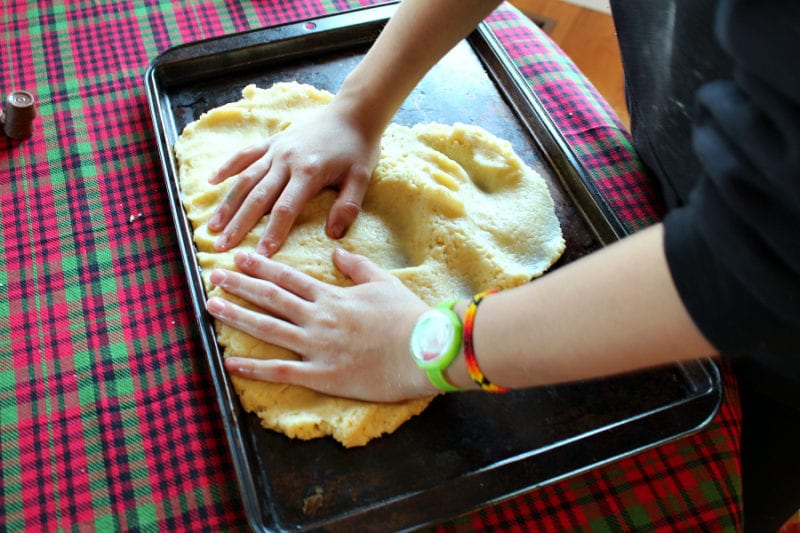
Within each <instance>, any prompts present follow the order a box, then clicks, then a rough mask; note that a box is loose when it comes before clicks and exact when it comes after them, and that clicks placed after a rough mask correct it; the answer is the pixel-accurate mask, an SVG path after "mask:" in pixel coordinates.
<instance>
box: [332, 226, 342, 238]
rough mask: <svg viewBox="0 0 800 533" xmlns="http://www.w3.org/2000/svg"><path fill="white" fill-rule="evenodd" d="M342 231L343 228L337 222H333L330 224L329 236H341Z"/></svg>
mask: <svg viewBox="0 0 800 533" xmlns="http://www.w3.org/2000/svg"><path fill="white" fill-rule="evenodd" d="M343 233H344V228H343V227H342V226H340V225H339V224H334V225H333V226H331V237H333V238H334V239H339V238H341V236H342V234H343Z"/></svg>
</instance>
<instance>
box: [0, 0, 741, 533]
mask: <svg viewBox="0 0 800 533" xmlns="http://www.w3.org/2000/svg"><path fill="white" fill-rule="evenodd" d="M371 3H377V2H361V3H359V2H356V1H344V0H320V1H310V0H309V1H305V2H300V1H290V0H275V1H271V2H248V1H246V0H241V1H234V0H229V1H227V2H226V1H223V0H217V1H213V0H208V1H205V0H193V1H191V2H174V1H167V0H148V1H146V2H135V1H132V0H118V1H106V0H92V1H88V0H84V1H80V0H79V1H75V2H53V3H51V2H33V1H30V2H27V3H26V2H23V1H20V0H17V1H11V2H9V1H8V0H6V1H5V2H3V3H2V4H0V6H2V7H0V23H2V40H0V64H2V69H0V91H2V92H3V93H4V94H7V93H8V92H10V91H12V90H16V89H25V90H28V91H30V92H32V93H33V94H34V95H35V96H36V98H37V101H38V104H39V112H40V116H39V118H37V120H36V124H35V127H36V132H35V134H34V137H33V138H31V139H28V140H26V141H22V142H17V141H11V140H10V139H7V138H6V137H4V136H0V248H2V253H1V254H0V421H1V422H0V531H23V530H25V531H36V530H51V531H52V530H73V529H81V530H100V531H111V530H141V531H156V530H167V531H180V530H210V531H220V530H236V529H246V527H247V524H246V521H245V515H244V512H243V510H242V506H241V503H240V500H239V496H238V492H237V485H236V480H235V479H233V477H232V468H231V466H230V457H229V454H228V450H227V443H226V441H225V436H224V432H223V428H222V427H221V423H220V421H219V413H218V409H217V404H216V399H215V397H214V392H213V387H212V385H211V382H210V377H209V373H208V369H207V367H206V365H205V363H204V361H203V358H202V357H201V356H200V354H201V353H202V352H201V350H202V349H201V346H200V344H199V339H198V336H197V333H196V325H195V319H194V315H193V312H192V309H191V304H190V298H189V293H188V288H187V284H186V281H185V278H184V274H183V270H182V267H181V260H180V257H179V252H178V249H177V246H176V238H175V236H174V235H175V232H174V227H173V223H172V219H171V217H170V214H169V209H168V202H167V198H166V196H165V189H164V184H163V177H162V174H161V169H160V166H159V163H158V157H157V154H156V148H155V142H154V138H153V132H152V125H151V121H150V116H149V112H148V107H147V101H146V97H145V91H144V85H143V75H144V72H145V69H146V67H147V65H148V63H149V62H150V60H151V59H153V58H154V57H156V56H157V55H158V54H159V53H160V52H162V51H164V50H166V49H167V48H169V47H171V46H174V45H177V44H180V43H185V42H189V41H193V40H197V39H200V38H206V37H213V36H218V35H221V34H227V33H232V32H236V31H241V30H246V29H250V28H255V27H262V26H265V25H274V24H279V23H283V22H289V21H294V20H298V19H302V18H307V17H313V16H317V15H323V14H327V13H334V12H338V11H342V10H346V9H351V8H354V7H357V6H359V5H361V4H371ZM490 20H491V26H492V28H493V29H494V31H495V32H496V33H497V34H498V35H499V37H500V39H501V40H502V42H503V43H504V45H505V46H506V47H507V49H508V50H509V52H510V53H511V55H512V57H513V58H514V59H515V60H516V62H517V64H518V66H519V68H520V69H521V71H522V72H523V73H524V75H525V76H526V77H527V78H528V80H529V81H530V83H531V85H532V86H533V87H534V89H535V91H536V92H537V93H538V94H539V96H540V98H541V99H542V101H543V102H544V104H545V106H546V107H547V108H548V109H549V110H550V112H551V113H552V114H553V116H554V117H555V119H556V120H557V122H558V123H559V125H560V127H561V129H562V130H563V132H564V134H565V135H566V137H567V139H568V140H569V141H570V142H571V143H572V144H573V146H574V147H575V148H576V150H577V151H578V153H579V155H580V157H581V158H582V160H583V162H584V163H585V164H586V166H587V167H588V168H589V169H590V171H591V172H592V174H593V176H594V177H595V179H596V181H597V184H598V186H599V188H600V190H601V191H602V192H603V194H604V195H605V196H606V198H607V200H608V202H609V203H610V205H611V206H612V207H613V208H614V209H615V210H616V212H617V213H618V215H619V217H620V218H621V219H622V221H623V222H624V223H625V224H626V225H627V226H628V227H629V228H630V229H637V228H640V227H643V226H646V225H647V224H650V223H652V222H653V221H655V220H657V219H658V218H659V215H660V208H659V207H658V202H657V200H656V197H655V195H654V194H653V191H652V190H651V189H650V188H649V186H648V182H647V180H646V179H645V178H644V177H643V175H642V173H641V171H640V170H639V166H638V164H637V162H636V160H635V158H634V157H633V156H632V154H631V149H630V143H629V139H628V137H627V134H626V132H625V131H624V129H623V128H622V127H621V125H620V124H619V123H618V121H617V119H616V117H615V116H614V115H613V113H612V112H611V111H610V109H609V107H608V106H607V105H606V104H605V103H604V101H603V100H602V98H600V97H599V96H598V95H597V93H596V92H595V90H594V89H593V88H592V86H591V85H590V84H589V83H588V82H587V81H586V80H585V79H584V78H583V77H582V76H581V75H580V73H578V72H577V71H576V69H575V67H574V65H573V64H572V63H571V62H570V61H569V60H568V59H567V58H566V57H565V56H564V54H563V53H561V51H560V50H558V49H557V47H556V46H555V45H554V44H553V43H552V42H551V41H550V40H549V39H548V38H547V37H546V36H545V35H544V34H543V33H541V32H540V31H539V30H538V28H536V27H535V26H534V25H533V24H531V23H530V22H529V21H528V20H527V19H526V18H524V17H523V16H522V15H521V14H519V12H517V11H516V10H514V9H513V8H511V7H510V6H508V5H504V6H502V7H501V8H500V9H499V10H498V11H497V12H495V13H494V14H493V15H492V16H491V19H490ZM444 22H445V21H443V23H444ZM723 370H724V372H723V373H724V382H725V392H724V401H723V404H722V407H721V409H720V411H719V414H718V415H717V416H716V417H715V418H714V419H713V421H712V422H711V424H710V425H709V426H708V427H707V428H706V429H704V430H703V431H701V432H699V433H697V434H695V435H692V436H689V437H686V438H683V439H681V440H678V441H676V442H672V443H669V444H665V445H662V446H659V447H657V448H655V449H652V450H649V451H645V452H641V453H638V454H636V455H634V456H632V457H629V458H625V459H622V460H619V461H616V462H614V463H612V464H609V465H607V466H605V467H603V468H599V469H597V470H594V471H591V472H589V473H586V474H583V475H580V476H577V477H573V478H570V479H567V480H564V481H561V482H558V483H556V484H552V485H550V486H547V487H544V488H541V489H539V490H536V491H534V492H531V493H529V494H524V495H522V496H518V497H516V498H514V499H512V500H509V501H507V502H504V503H500V504H496V505H492V506H490V507H487V508H485V509H483V510H481V511H479V512H475V513H473V514H470V515H468V516H464V517H458V518H455V519H454V520H453V521H452V522H450V523H447V524H442V525H441V529H442V530H444V531H463V530H473V529H503V530H537V531H566V530H576V529H589V530H596V531H606V530H609V531H619V530H635V531H654V530H664V531H671V530H687V529H701V530H713V531H719V530H725V529H730V530H736V529H739V526H740V524H741V510H740V502H741V487H740V480H739V462H738V449H737V446H738V444H737V443H738V436H739V429H740V427H739V407H738V400H737V394H736V384H735V382H734V381H733V380H732V378H731V376H730V374H729V373H728V372H727V370H726V369H725V368H723Z"/></svg>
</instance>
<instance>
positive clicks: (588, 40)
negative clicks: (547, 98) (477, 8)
mask: <svg viewBox="0 0 800 533" xmlns="http://www.w3.org/2000/svg"><path fill="white" fill-rule="evenodd" d="M510 1H511V3H512V4H514V5H515V6H517V8H519V9H520V10H521V11H523V12H525V13H529V14H534V15H538V16H540V17H545V18H547V19H552V20H553V21H554V22H555V24H554V25H553V26H552V28H550V29H548V30H547V31H548V33H549V35H550V37H551V38H552V39H553V40H554V41H555V42H556V44H558V46H560V47H561V49H562V50H564V52H566V53H567V55H569V56H570V57H571V58H572V60H573V61H574V62H575V64H576V65H577V66H578V68H579V69H580V70H581V71H582V72H583V73H584V74H585V75H586V77H587V78H589V80H590V81H591V82H592V84H594V86H595V87H597V90H598V91H600V94H602V95H603V97H604V98H605V99H606V100H607V101H608V103H609V104H610V105H611V107H612V108H613V109H614V110H615V111H616V112H617V115H619V117H620V119H622V122H623V123H624V124H625V125H628V124H629V118H628V111H627V108H626V107H625V90H624V87H623V81H622V63H621V61H620V55H619V47H618V46H617V38H616V33H615V30H614V23H613V21H612V19H611V15H608V14H606V13H601V12H599V11H594V10H592V9H586V8H583V7H579V6H576V5H573V4H570V3H567V2H563V1H562V0H510Z"/></svg>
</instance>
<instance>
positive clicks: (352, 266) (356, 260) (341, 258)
mask: <svg viewBox="0 0 800 533" xmlns="http://www.w3.org/2000/svg"><path fill="white" fill-rule="evenodd" d="M333 262H334V263H335V264H336V268H338V269H339V271H340V272H341V273H342V274H344V275H345V276H347V277H348V278H350V279H351V280H353V282H354V283H356V284H362V283H369V282H371V281H383V280H386V279H394V278H392V276H391V275H390V274H389V273H388V272H386V271H385V270H383V269H382V268H381V267H379V266H378V265H376V264H375V263H373V262H372V261H370V260H369V259H367V258H366V257H364V256H363V255H359V254H354V253H352V252H348V251H347V250H345V249H344V248H336V249H335V250H334V251H333Z"/></svg>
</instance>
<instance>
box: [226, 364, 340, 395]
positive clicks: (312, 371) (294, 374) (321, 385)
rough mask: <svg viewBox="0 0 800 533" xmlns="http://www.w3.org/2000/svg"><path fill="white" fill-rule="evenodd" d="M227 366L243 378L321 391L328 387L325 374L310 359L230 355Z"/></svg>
mask: <svg viewBox="0 0 800 533" xmlns="http://www.w3.org/2000/svg"><path fill="white" fill-rule="evenodd" d="M225 368H226V369H227V370H228V372H230V373H231V374H233V375H236V376H239V377H242V378H247V379H255V380H258V381H269V382H272V383H286V384H290V385H300V386H303V387H307V388H309V389H314V390H318V391H320V392H326V390H327V389H328V387H326V384H325V381H324V379H323V376H322V375H321V374H320V372H319V371H317V369H316V366H315V365H314V363H312V362H309V361H289V360H286V359H251V358H247V357H228V358H226V359H225Z"/></svg>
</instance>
